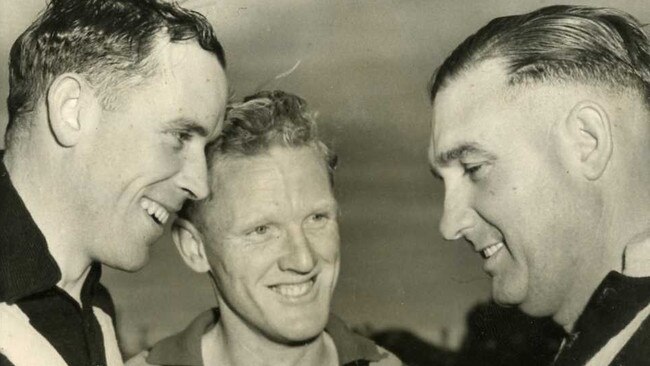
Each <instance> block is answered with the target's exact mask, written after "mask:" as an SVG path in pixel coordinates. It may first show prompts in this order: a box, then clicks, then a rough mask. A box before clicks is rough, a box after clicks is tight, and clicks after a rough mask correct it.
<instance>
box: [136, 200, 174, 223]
mask: <svg viewBox="0 0 650 366" xmlns="http://www.w3.org/2000/svg"><path fill="white" fill-rule="evenodd" d="M140 207H142V209H143V210H145V211H147V214H149V216H152V217H154V218H155V219H156V221H158V222H159V223H161V224H163V225H164V224H165V223H166V222H167V220H168V219H169V211H167V209H165V208H164V207H163V206H161V205H160V204H159V203H158V202H156V201H152V200H150V199H148V198H146V197H142V198H141V199H140Z"/></svg>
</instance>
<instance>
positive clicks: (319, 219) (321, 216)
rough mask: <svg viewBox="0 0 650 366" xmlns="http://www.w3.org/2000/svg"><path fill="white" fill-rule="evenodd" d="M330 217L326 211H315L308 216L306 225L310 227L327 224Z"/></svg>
mask: <svg viewBox="0 0 650 366" xmlns="http://www.w3.org/2000/svg"><path fill="white" fill-rule="evenodd" d="M330 217H331V216H330V215H329V214H327V213H315V214H313V215H311V216H309V217H308V219H307V222H306V225H307V227H311V228H320V227H323V226H325V225H326V224H327V222H328V220H329V218H330Z"/></svg>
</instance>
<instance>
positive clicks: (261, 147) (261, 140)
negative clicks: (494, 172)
mask: <svg viewBox="0 0 650 366" xmlns="http://www.w3.org/2000/svg"><path fill="white" fill-rule="evenodd" d="M276 146H280V147H287V148H300V147H305V146H307V147H312V148H314V149H316V151H318V153H319V154H320V155H321V156H322V158H323V163H324V164H325V167H326V168H327V172H328V176H329V180H330V184H331V185H333V184H334V170H335V169H336V164H337V161H338V157H337V156H336V154H335V153H334V152H333V151H332V150H331V149H330V148H329V147H328V146H327V145H326V144H325V143H324V142H323V141H322V140H320V138H319V137H318V128H317V125H316V114H315V113H313V112H312V111H310V110H309V109H308V108H307V102H305V100H304V99H302V98H300V97H299V96H297V95H294V94H290V93H287V92H284V91H281V90H274V91H261V92H259V93H256V94H254V95H251V96H248V97H245V98H244V100H243V101H242V102H240V103H232V104H230V105H229V106H228V108H227V110H226V118H225V122H224V128H223V131H222V133H221V135H219V137H217V138H216V139H215V140H214V141H212V142H211V143H209V144H208V145H207V146H206V157H207V161H208V170H209V171H210V174H209V180H210V187H211V188H210V189H211V190H212V189H213V181H214V180H215V179H217V178H216V177H214V176H213V174H214V172H213V170H214V168H215V165H216V164H217V163H218V162H219V161H220V160H222V159H228V158H238V157H252V156H257V155H261V154H265V153H267V152H268V151H269V150H270V149H271V148H273V147H276ZM211 199H212V193H210V195H209V196H208V198H206V199H204V200H202V201H193V200H187V201H186V202H185V205H184V206H183V209H182V210H181V211H180V212H179V216H180V217H182V218H185V219H188V220H190V221H192V222H193V223H194V224H195V225H199V226H201V225H202V219H201V218H200V217H198V216H200V214H199V211H201V208H202V207H203V206H204V205H205V203H206V202H208V201H210V200H211Z"/></svg>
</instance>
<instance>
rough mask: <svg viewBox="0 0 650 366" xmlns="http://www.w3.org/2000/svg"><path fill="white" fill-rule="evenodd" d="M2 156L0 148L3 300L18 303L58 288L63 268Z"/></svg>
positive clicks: (0, 286) (0, 282) (0, 297)
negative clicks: (54, 255)
mask: <svg viewBox="0 0 650 366" xmlns="http://www.w3.org/2000/svg"><path fill="white" fill-rule="evenodd" d="M3 156H4V152H3V151H0V301H1V302H7V303H15V302H16V301H18V300H20V299H21V298H24V297H27V296H30V295H34V294H37V293H39V292H42V291H45V290H48V289H51V288H52V287H55V286H56V284H57V283H58V282H59V281H60V279H61V270H60V269H59V266H58V265H57V264H56V262H55V260H54V258H53V257H52V255H51V254H50V252H49V250H48V248H47V242H46V240H45V237H44V236H43V233H42V232H41V230H40V229H39V228H38V226H36V223H35V222H34V220H33V219H32V217H31V215H30V213H29V211H28V210H27V208H26V207H25V204H24V202H23V201H22V199H21V198H20V196H19V195H18V192H17V191H16V188H15V187H14V186H13V183H12V182H11V178H10V177H9V172H8V171H7V168H6V167H5V165H4V162H3ZM95 271H96V270H95ZM92 277H96V276H92Z"/></svg>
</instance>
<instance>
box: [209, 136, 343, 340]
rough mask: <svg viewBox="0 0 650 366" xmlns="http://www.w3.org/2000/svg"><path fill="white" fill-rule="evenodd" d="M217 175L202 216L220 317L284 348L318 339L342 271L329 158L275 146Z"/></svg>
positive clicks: (229, 160)
mask: <svg viewBox="0 0 650 366" xmlns="http://www.w3.org/2000/svg"><path fill="white" fill-rule="evenodd" d="M213 169H214V170H213V172H212V175H213V177H215V183H213V189H214V192H213V196H212V199H211V200H210V201H209V203H207V205H206V206H205V207H204V208H203V210H202V213H201V214H202V215H204V222H205V225H204V226H205V227H206V228H205V230H206V232H205V233H204V245H205V251H206V256H207V258H208V261H209V262H210V267H211V268H212V273H213V275H214V278H215V280H216V283H217V287H218V292H219V294H218V295H219V299H220V304H221V305H222V306H221V314H222V317H224V318H225V317H228V316H231V317H232V316H233V315H234V316H235V317H237V318H238V319H240V320H241V321H244V322H245V323H246V324H248V325H249V326H250V327H251V328H253V329H254V331H256V332H257V333H259V334H261V335H262V336H263V337H265V338H267V339H271V340H273V341H276V342H280V343H289V342H291V343H293V342H300V341H306V340H309V339H311V338H314V337H316V336H317V335H319V334H320V333H321V332H322V331H323V329H324V327H325V324H326V322H327V318H328V314H329V306H330V300H331V297H332V292H333V291H334V286H335V284H336V280H337V277H338V272H339V232H338V224H337V204H336V200H335V199H334V196H333V194H332V187H331V186H330V183H329V179H328V173H327V170H326V167H325V163H324V159H323V157H322V156H321V155H320V153H319V152H318V151H317V150H316V149H315V148H312V147H310V146H306V147H299V148H285V147H272V148H271V149H270V150H269V151H268V152H266V153H261V154H259V155H255V156H245V157H225V158H224V159H223V160H221V161H219V162H217V163H216V165H215V166H214V168H213ZM224 304H225V306H224Z"/></svg>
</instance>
